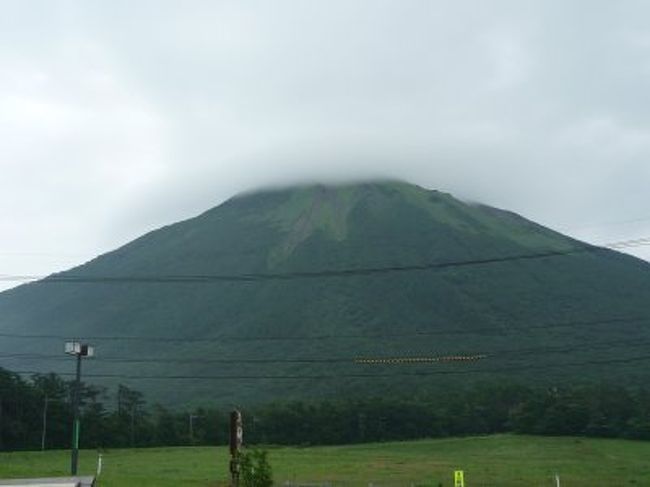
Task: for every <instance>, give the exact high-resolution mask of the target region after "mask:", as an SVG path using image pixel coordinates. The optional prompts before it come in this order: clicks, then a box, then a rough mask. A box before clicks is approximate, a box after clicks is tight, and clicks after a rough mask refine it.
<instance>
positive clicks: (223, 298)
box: [0, 181, 650, 402]
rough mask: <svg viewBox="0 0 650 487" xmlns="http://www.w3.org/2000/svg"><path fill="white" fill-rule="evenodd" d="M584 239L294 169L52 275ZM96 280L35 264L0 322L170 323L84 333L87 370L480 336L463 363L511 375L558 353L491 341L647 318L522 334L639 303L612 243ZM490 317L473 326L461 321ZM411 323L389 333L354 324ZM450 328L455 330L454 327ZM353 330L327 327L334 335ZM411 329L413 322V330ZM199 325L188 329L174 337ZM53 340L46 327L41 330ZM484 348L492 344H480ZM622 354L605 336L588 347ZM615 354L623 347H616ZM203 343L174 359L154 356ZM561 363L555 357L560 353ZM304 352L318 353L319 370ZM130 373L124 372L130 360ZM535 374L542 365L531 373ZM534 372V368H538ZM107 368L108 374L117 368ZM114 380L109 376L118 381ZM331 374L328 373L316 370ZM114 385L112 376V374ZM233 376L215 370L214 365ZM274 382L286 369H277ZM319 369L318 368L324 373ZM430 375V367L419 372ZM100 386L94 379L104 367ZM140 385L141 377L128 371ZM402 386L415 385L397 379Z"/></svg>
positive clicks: (642, 309) (639, 333) (96, 327)
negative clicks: (224, 278)
mask: <svg viewBox="0 0 650 487" xmlns="http://www.w3.org/2000/svg"><path fill="white" fill-rule="evenodd" d="M584 245H585V244H583V243H581V242H578V241H576V240H574V239H571V238H569V237H566V236H564V235H561V234H559V233H557V232H554V231H551V230H549V229H546V228H544V227H542V226H540V225H538V224H536V223H534V222H531V221H529V220H526V219H525V218H523V217H521V216H519V215H517V214H514V213H511V212H506V211H503V210H499V209H496V208H492V207H489V206H485V205H477V204H467V203H463V202H461V201H459V200H457V199H455V198H453V197H452V196H451V195H448V194H446V193H441V192H438V191H430V190H426V189H424V188H420V187H418V186H414V185H410V184H407V183H402V182H394V181H391V182H380V183H374V182H373V183H364V184H351V185H344V186H327V185H308V186H301V187H297V188H295V187H292V188H284V189H274V190H271V191H261V192H260V191H256V192H248V193H246V194H244V195H238V196H236V197H234V198H231V199H229V200H226V201H225V202H223V203H222V204H220V205H218V206H217V207H215V208H212V209H210V210H207V211H205V212H203V213H201V214H200V215H198V216H196V217H194V218H190V219H187V220H184V221H182V222H179V223H175V224H172V225H168V226H165V227H162V228H160V229H158V230H154V231H152V232H149V233H147V234H145V235H143V236H142V237H140V238H138V239H136V240H134V241H132V242H130V243H128V244H126V245H125V246H122V247H120V248H119V249H116V250H115V251H112V252H109V253H107V254H104V255H103V256H100V257H98V258H96V259H94V260H92V261H90V262H88V263H86V264H84V265H82V266H79V267H76V268H73V269H71V270H70V271H67V272H64V273H60V274H57V276H66V275H75V276H82V277H83V276H86V277H93V276H95V277H96V278H101V277H105V278H110V277H119V276H172V277H173V276H192V275H195V276H201V275H234V276H237V275H240V276H241V275H248V274H263V273H285V274H286V273H288V274H292V273H293V274H299V273H305V272H313V271H323V270H337V269H354V268H376V267H390V266H416V265H418V264H422V263H431V262H448V261H454V260H456V261H463V260H472V259H485V258H486V257H508V256H513V255H522V254H524V255H525V254H531V253H540V252H544V251H545V252H556V253H558V254H561V253H562V252H563V251H566V250H569V249H572V248H575V247H576V246H584ZM98 281H99V282H95V283H74V282H69V283H60V282H50V283H47V279H46V280H45V281H44V282H41V283H33V284H29V285H26V286H21V287H19V288H15V289H14V290H10V291H7V292H5V293H1V294H0V315H1V316H3V320H2V324H0V332H21V333H32V334H38V333H43V334H45V333H46V332H47V333H49V334H54V335H62V336H63V335H65V336H70V337H74V336H77V337H83V336H97V337H101V336H111V335H136V336H140V337H144V338H146V337H147V336H150V337H155V336H169V337H178V338H179V343H178V344H176V346H173V344H165V345H161V344H159V343H158V344H146V342H145V344H142V343H140V342H138V343H137V344H135V343H129V342H128V341H124V342H119V341H110V340H104V341H102V340H98V343H97V344H96V345H97V346H98V360H97V361H96V362H95V363H93V364H89V366H88V367H89V370H90V372H91V373H92V372H93V371H94V372H95V373H97V374H100V373H104V374H106V373H109V372H111V373H115V374H117V375H125V376H128V375H130V376H133V375H137V373H140V374H143V373H149V374H150V375H172V372H173V371H176V372H178V371H179V370H180V371H182V372H183V374H184V375H190V376H192V375H194V376H201V375H203V376H205V375H211V376H214V375H215V372H216V371H218V372H219V374H218V375H224V374H225V375H231V376H237V375H242V374H243V375H246V376H262V377H263V376H265V375H279V376H287V375H294V376H295V375H298V376H300V375H301V374H302V375H306V376H307V375H308V376H318V375H319V374H322V372H323V369H322V366H319V365H318V364H311V365H310V364H301V365H296V364H284V365H283V364H279V363H273V364H269V365H268V366H264V367H260V366H254V365H251V364H250V363H248V364H238V363H237V362H236V360H238V359H242V358H248V359H250V358H268V359H271V360H273V359H279V358H283V357H284V358H287V357H288V358H291V357H298V358H301V357H303V356H305V355H306V356H308V357H325V358H327V357H339V358H343V357H344V358H350V359H351V358H353V357H358V356H370V357H372V356H379V357H381V356H391V355H393V356H398V355H409V354H411V355H412V354H420V355H423V356H432V355H435V354H441V355H445V354H452V353H461V352H463V353H465V352H466V353H482V352H486V351H487V352H490V353H491V356H490V359H489V360H487V362H488V363H487V364H486V365H484V364H483V362H485V361H482V362H481V363H477V364H467V365H463V366H462V367H464V369H463V370H467V371H474V372H476V373H477V374H476V375H477V377H480V376H481V375H483V376H488V377H492V376H494V377H498V376H499V375H498V374H489V373H487V372H481V370H489V367H495V366H503V367H507V368H510V369H511V370H515V369H516V368H520V369H521V371H522V372H521V373H518V374H515V375H516V376H518V377H520V378H523V379H525V380H531V379H530V378H531V376H534V375H535V374H528V375H527V374H525V373H524V372H523V371H525V370H526V369H525V367H524V366H526V367H527V366H531V365H535V366H537V365H544V364H547V363H548V362H549V360H551V361H552V360H553V359H555V362H557V357H543V356H534V357H527V356H525V355H522V356H520V357H516V358H512V357H506V358H501V357H499V356H498V351H499V350H507V349H516V348H521V349H522V350H523V349H525V348H526V347H528V348H530V347H531V346H538V347H539V346H545V345H549V346H550V345H552V344H557V343H560V344H562V345H566V346H567V347H572V346H573V347H575V348H576V350H578V351H579V350H580V347H581V346H582V348H583V352H579V353H577V354H576V356H578V357H583V358H585V359H586V358H590V359H591V358H593V357H594V353H591V352H589V350H590V347H593V346H596V345H598V346H602V344H603V343H606V342H607V340H612V341H613V340H615V339H619V341H620V336H621V334H623V335H624V336H626V337H630V338H638V340H639V342H640V343H642V342H643V340H646V339H648V340H650V330H648V327H647V323H648V322H647V321H644V322H640V323H639V322H630V323H623V324H622V325H621V324H619V325H617V326H618V327H617V328H615V327H610V328H607V327H606V326H604V325H603V326H600V325H597V326H596V325H595V326H594V327H593V328H592V329H591V330H590V335H585V334H584V330H582V331H581V330H574V329H567V330H564V332H563V333H560V332H559V331H558V330H553V331H544V330H540V331H536V332H531V330H530V329H528V328H527V326H530V325H531V324H535V323H553V322H556V323H559V322H570V321H590V320H591V321H597V320H606V319H609V318H613V317H630V318H631V317H638V316H646V317H650V309H649V308H648V300H647V298H648V297H650V293H649V291H648V290H650V266H648V265H647V264H646V263H642V261H638V260H636V259H634V258H632V257H628V256H623V255H621V254H617V253H615V252H609V251H602V252H600V251H599V252H585V253H584V254H576V255H566V256H557V257H548V258H545V259H542V258H540V259H535V260H531V261H527V262H521V261H513V262H508V261H506V262H502V263H500V264H498V265H482V266H481V265H476V266H472V267H471V268H470V267H468V268H463V269H446V270H437V271H432V270H419V271H412V272H401V273H386V274H378V275H365V276H364V275H356V276H347V277H346V276H332V277H328V278H326V279H298V278H296V279H290V280H288V279H282V280H277V281H273V282H210V283H206V282H183V283H179V282H166V281H165V282H150V283H138V282H119V280H118V282H108V281H107V282H102V280H101V279H98ZM479 329H482V330H484V329H489V330H492V331H491V332H490V333H487V334H486V333H482V334H481V333H478V332H476V330H479ZM416 330H419V331H424V332H427V333H431V332H435V333H437V334H438V335H431V336H432V337H433V336H435V339H433V338H428V339H427V338H423V336H417V335H415V334H414V335H412V336H410V337H401V338H399V337H398V338H395V339H372V338H370V337H372V336H373V335H374V336H382V335H390V334H391V333H392V334H393V335H395V334H397V335H399V334H400V333H402V334H405V333H406V332H414V331H416ZM459 331H462V332H463V333H464V334H465V335H466V336H463V337H462V341H459V335H458V332H459ZM323 335H327V336H331V337H334V338H331V339H328V340H329V341H328V340H321V341H318V340H309V339H305V340H304V341H303V342H300V343H299V342H297V341H296V340H293V341H292V340H289V341H284V342H283V341H281V340H276V341H272V340H266V341H265V340H259V341H257V342H256V341H254V340H248V341H242V342H240V343H234V342H231V343H219V342H218V341H214V339H216V338H218V337H224V336H231V337H238V336H239V337H242V338H255V337H258V338H264V337H267V338H272V337H274V336H275V337H277V336H284V337H294V338H299V337H310V336H323ZM353 335H354V336H360V337H363V336H367V338H365V339H364V338H359V339H355V340H351V339H343V338H342V339H339V340H338V342H336V343H335V341H336V338H335V337H336V336H353ZM425 336H426V335H425ZM190 338H193V339H201V338H205V340H206V342H205V343H200V342H199V343H196V342H194V343H184V342H182V340H183V339H190ZM58 346H59V347H60V343H59V344H58ZM8 350H13V351H25V350H32V351H33V350H36V351H38V352H39V353H43V354H45V353H47V354H49V355H55V353H57V352H56V350H57V343H56V340H49V341H48V340H42V341H40V342H38V341H34V342H30V343H26V341H23V342H20V340H19V339H15V340H11V339H5V340H3V343H2V344H0V352H7V351H8ZM495 351H496V352H497V353H493V352H495ZM125 353H126V354H127V355H134V356H136V357H137V356H148V357H149V356H150V357H151V358H159V359H160V361H161V362H160V363H148V364H143V365H142V366H139V367H137V369H136V370H135V371H134V370H132V369H133V367H132V366H131V367H129V366H128V365H127V364H125V363H120V362H118V361H114V362H110V363H109V362H107V361H104V362H103V361H102V358H101V357H102V355H103V356H104V357H106V358H107V360H108V358H110V357H111V355H112V356H114V357H117V356H122V355H124V354H125ZM622 353H625V354H628V355H629V350H625V349H623V348H621V347H619V348H616V347H613V348H612V349H611V350H606V353H604V354H601V355H602V356H604V357H610V356H620V355H621V354H622ZM215 356H216V357H225V358H227V359H228V358H232V360H233V363H232V365H228V366H219V367H216V366H214V365H210V363H209V362H208V359H209V358H210V357H215ZM625 356H627V355H625ZM175 357H181V358H197V359H200V358H201V357H205V358H206V361H205V363H201V362H200V360H197V362H196V363H192V364H191V365H187V366H186V365H183V366H182V367H181V366H174V365H173V364H171V363H165V359H170V360H172V359H173V358H175ZM560 358H561V360H560V363H561V362H562V361H565V362H567V361H570V359H571V357H560ZM12 364H13V365H14V366H15V367H20V368H22V369H25V368H26V367H29V368H30V369H36V370H42V371H46V370H55V371H60V370H61V367H62V364H61V363H57V362H56V361H55V360H54V359H52V360H50V359H47V360H41V361H39V360H32V361H29V360H14V361H13V362H12ZM319 367H320V368H319ZM584 369H585V371H586V373H585V377H586V376H589V377H590V378H591V379H593V380H596V379H607V378H609V379H611V380H619V379H620V378H621V377H622V378H624V379H625V380H628V381H631V382H634V381H637V380H639V381H640V380H641V378H642V377H644V375H643V374H644V373H645V372H647V370H646V369H645V368H644V367H640V368H639V367H637V368H636V370H632V368H628V369H626V368H625V367H621V368H617V370H614V371H609V372H607V373H604V374H600V372H597V371H596V369H597V367H584ZM431 370H432V366H431V365H424V366H423V365H417V366H413V367H411V369H404V367H401V368H397V369H396V368H395V367H393V368H391V367H389V366H382V367H379V368H378V367H375V366H368V365H364V366H360V365H359V364H354V363H352V361H351V362H350V363H349V364H347V365H345V366H343V365H341V366H338V365H337V366H333V367H329V368H326V369H325V372H327V373H333V374H338V375H339V376H341V377H342V378H341V380H340V381H339V384H338V385H337V387H336V388H335V390H333V389H332V388H331V387H330V386H327V385H326V384H324V383H321V382H319V381H317V380H307V379H306V380H298V379H296V380H297V382H296V383H294V384H293V385H292V384H289V383H287V380H285V381H282V380H266V381H265V380H264V379H263V378H259V379H254V380H252V379H251V380H249V381H243V383H241V384H237V385H236V386H235V387H234V388H233V391H232V398H236V399H238V400H241V401H249V402H255V401H261V400H268V399H273V398H277V397H304V396H310V395H316V396H328V395H330V396H331V395H336V394H340V393H350V392H352V391H354V392H355V393H365V394H369V393H377V392H378V391H382V390H402V391H408V390H416V389H417V387H415V385H416V384H418V383H423V384H429V385H430V384H431V383H432V381H431V380H422V381H420V382H418V381H417V380H416V379H414V378H410V379H408V380H398V379H396V378H392V379H391V378H390V377H386V378H381V379H373V378H370V379H366V380H364V379H363V378H357V379H354V378H348V377H347V376H348V375H353V374H357V375H359V374H361V375H363V374H366V375H367V374H375V373H383V374H387V375H391V374H393V373H394V372H395V371H397V372H401V373H404V372H405V371H407V372H408V371H415V372H418V373H427V372H429V371H431ZM434 371H441V372H445V371H446V372H450V373H452V374H453V373H457V372H459V366H458V365H457V364H439V365H437V366H436V368H435V370H434ZM136 372H137V373H136ZM548 375H549V378H550V380H556V379H557V380H568V379H572V378H575V377H576V376H575V375H574V374H572V373H571V372H570V370H569V368H567V370H565V371H562V370H559V371H557V370H556V371H550V372H549V373H548ZM537 379H540V380H541V379H545V378H537ZM537 379H535V380H537ZM116 380H119V378H116ZM129 380H130V379H128V378H124V381H126V382H128V381H129ZM131 380H132V382H139V383H137V384H132V385H134V386H135V387H136V388H143V387H144V389H145V390H146V391H147V392H148V393H149V394H151V395H152V397H155V398H156V399H159V400H162V401H179V400H181V399H179V398H178V397H174V396H175V394H170V392H169V391H167V390H166V388H167V386H166V385H165V384H164V381H162V380H161V381H160V384H158V385H156V384H155V383H154V382H155V381H143V380H140V381H138V380H137V379H131ZM332 381H334V379H332ZM332 381H329V382H332ZM112 382H113V383H114V382H115V380H113V381H112ZM231 382H232V381H231ZM289 382H290V381H289ZM326 382H327V381H326ZM436 382H439V380H438V381H436ZM106 383H108V384H110V383H111V381H110V380H109V381H106ZM140 383H142V384H140ZM414 387H415V389H413V388H414ZM210 390H211V389H210V385H209V381H201V380H198V379H197V380H196V381H195V382H191V381H190V384H189V386H187V391H188V397H187V398H185V399H182V400H186V401H199V400H206V399H207V398H209V397H211V396H210V392H209V391H210Z"/></svg>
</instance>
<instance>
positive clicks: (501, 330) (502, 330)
mask: <svg viewBox="0 0 650 487" xmlns="http://www.w3.org/2000/svg"><path fill="white" fill-rule="evenodd" d="M648 320H650V316H645V317H643V316H637V317H614V318H605V319H598V320H576V321H565V322H548V323H541V324H538V325H528V326H526V327H525V328H524V327H516V328H513V327H507V328H506V327H503V326H501V327H499V326H498V325H495V326H493V327H489V328H488V327H484V328H473V329H463V330H458V329H456V330H432V331H427V330H412V331H407V332H395V333H367V334H340V335H339V334H322V335H306V336H305V335H303V336H300V335H276V336H273V335H268V336H264V335H261V336H228V335H224V336H217V337H196V338H180V337H164V336H152V337H149V336H137V335H121V336H120V335H110V336H109V335H104V336H102V335H73V334H69V335H52V334H20V333H0V337H4V338H15V339H25V340H30V339H38V340H68V339H71V338H79V339H83V340H94V341H102V340H106V341H147V342H161V343H206V342H257V341H310V340H315V341H319V340H338V339H343V340H348V339H385V338H408V337H425V336H456V335H480V334H495V333H496V334H499V335H507V334H508V333H510V332H512V331H517V332H521V331H528V330H544V329H552V328H573V327H580V326H596V325H607V324H614V323H634V322H643V321H648Z"/></svg>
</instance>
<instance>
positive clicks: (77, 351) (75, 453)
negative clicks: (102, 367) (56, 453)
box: [65, 342, 95, 475]
mask: <svg viewBox="0 0 650 487" xmlns="http://www.w3.org/2000/svg"><path fill="white" fill-rule="evenodd" d="M65 353H67V354H68V355H74V356H75V357H77V380H76V381H75V384H74V390H73V392H72V417H73V420H72V455H71V458H70V473H71V475H77V465H78V464H79V427H80V421H79V400H80V396H81V359H82V358H83V357H92V356H93V355H95V349H94V348H93V347H92V346H90V345H88V344H85V343H81V342H66V344H65Z"/></svg>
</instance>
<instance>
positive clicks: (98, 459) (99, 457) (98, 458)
mask: <svg viewBox="0 0 650 487" xmlns="http://www.w3.org/2000/svg"><path fill="white" fill-rule="evenodd" d="M101 473H102V454H101V453H100V454H99V456H98V457H97V477H99V475H100V474H101Z"/></svg>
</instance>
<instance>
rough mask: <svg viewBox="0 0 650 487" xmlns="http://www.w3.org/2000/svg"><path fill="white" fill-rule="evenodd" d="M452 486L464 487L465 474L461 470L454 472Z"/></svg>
mask: <svg viewBox="0 0 650 487" xmlns="http://www.w3.org/2000/svg"><path fill="white" fill-rule="evenodd" d="M454 487H465V474H464V473H463V471H462V470H456V471H455V472H454Z"/></svg>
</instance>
